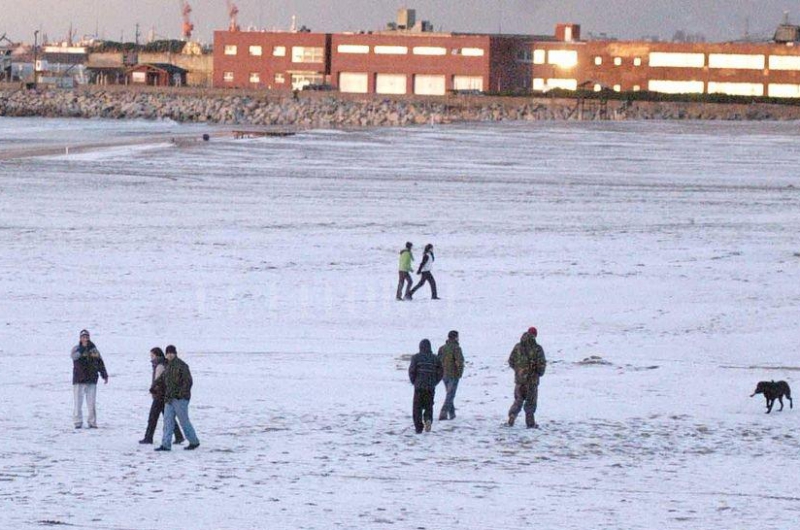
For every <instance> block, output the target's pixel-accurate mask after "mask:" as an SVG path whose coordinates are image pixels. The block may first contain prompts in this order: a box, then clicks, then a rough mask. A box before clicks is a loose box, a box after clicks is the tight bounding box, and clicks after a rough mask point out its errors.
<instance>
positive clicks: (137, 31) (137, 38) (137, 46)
mask: <svg viewBox="0 0 800 530" xmlns="http://www.w3.org/2000/svg"><path fill="white" fill-rule="evenodd" d="M139 35H141V34H140V33H139V23H138V22H137V23H136V48H139Z"/></svg>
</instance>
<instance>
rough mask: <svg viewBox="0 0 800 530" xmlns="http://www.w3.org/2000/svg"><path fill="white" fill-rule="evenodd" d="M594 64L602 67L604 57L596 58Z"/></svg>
mask: <svg viewBox="0 0 800 530" xmlns="http://www.w3.org/2000/svg"><path fill="white" fill-rule="evenodd" d="M594 64H595V66H601V65H602V64H603V58H602V57H595V58H594Z"/></svg>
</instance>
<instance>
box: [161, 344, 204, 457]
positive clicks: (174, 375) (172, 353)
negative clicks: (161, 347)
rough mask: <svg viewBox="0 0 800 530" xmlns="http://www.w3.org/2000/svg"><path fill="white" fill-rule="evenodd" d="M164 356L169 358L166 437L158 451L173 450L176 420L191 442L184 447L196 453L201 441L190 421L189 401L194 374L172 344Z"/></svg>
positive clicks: (165, 380) (165, 401)
mask: <svg viewBox="0 0 800 530" xmlns="http://www.w3.org/2000/svg"><path fill="white" fill-rule="evenodd" d="M164 355H165V356H166V358H167V367H166V368H165V369H164V375H163V376H162V377H163V378H164V435H163V436H162V438H161V445H160V446H158V447H156V451H171V450H172V435H173V433H174V431H175V418H176V417H177V418H178V421H180V422H181V427H183V433H184V434H185V435H186V438H187V439H188V440H189V445H187V446H186V447H184V449H185V450H187V451H194V450H195V449H197V448H198V447H200V440H199V439H198V438H197V434H196V433H195V431H194V426H193V425H192V422H191V421H190V420H189V400H190V399H192V383H193V382H192V373H191V372H190V371H189V365H188V364H186V363H185V362H183V360H182V359H178V349H177V348H175V346H173V345H172V344H170V345H169V346H167V348H166V351H165V353H164Z"/></svg>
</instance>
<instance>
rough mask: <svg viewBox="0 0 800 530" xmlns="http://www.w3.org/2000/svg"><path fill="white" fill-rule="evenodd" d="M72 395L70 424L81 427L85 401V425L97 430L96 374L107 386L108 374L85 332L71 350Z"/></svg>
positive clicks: (77, 427)
mask: <svg viewBox="0 0 800 530" xmlns="http://www.w3.org/2000/svg"><path fill="white" fill-rule="evenodd" d="M70 356H71V357H72V395H73V398H74V402H75V405H74V409H73V411H72V422H73V423H74V424H75V428H76V429H80V428H82V427H83V401H84V400H86V410H87V413H88V417H87V418H86V419H87V423H88V426H89V428H90V429H96V428H97V406H96V401H97V380H98V374H99V375H100V376H101V377H102V378H103V381H104V382H105V383H106V384H108V372H106V365H105V363H104V362H103V357H102V356H101V355H100V352H99V351H97V347H96V346H95V345H94V343H93V342H92V341H91V340H90V338H89V332H88V331H87V330H85V329H84V330H81V333H80V342H79V343H78V345H77V346H75V347H74V348H72V353H71V354H70Z"/></svg>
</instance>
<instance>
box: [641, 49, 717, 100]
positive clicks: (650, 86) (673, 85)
mask: <svg viewBox="0 0 800 530" xmlns="http://www.w3.org/2000/svg"><path fill="white" fill-rule="evenodd" d="M700 55H701V56H702V55H703V54H702V53H701V54H700ZM704 88H705V83H703V82H702V81H671V80H661V79H653V80H651V81H648V82H647V90H649V91H650V92H663V93H665V94H702V93H703V89H704Z"/></svg>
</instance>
